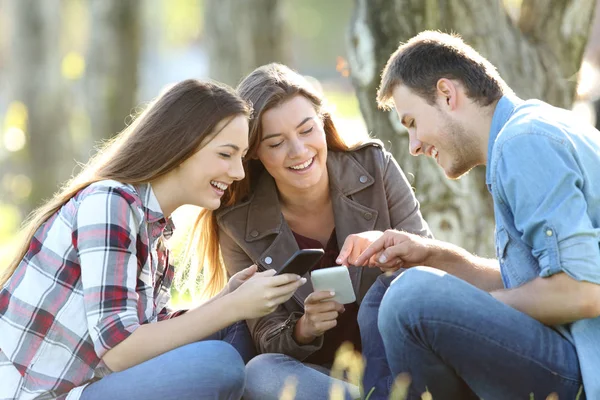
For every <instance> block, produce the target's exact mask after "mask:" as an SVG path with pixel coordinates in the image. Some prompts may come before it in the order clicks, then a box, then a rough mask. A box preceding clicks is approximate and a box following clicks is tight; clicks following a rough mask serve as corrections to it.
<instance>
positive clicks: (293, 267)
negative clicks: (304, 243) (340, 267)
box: [276, 249, 325, 276]
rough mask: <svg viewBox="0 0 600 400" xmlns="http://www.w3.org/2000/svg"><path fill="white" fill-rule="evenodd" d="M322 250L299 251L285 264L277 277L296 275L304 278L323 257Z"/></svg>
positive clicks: (323, 252)
mask: <svg viewBox="0 0 600 400" xmlns="http://www.w3.org/2000/svg"><path fill="white" fill-rule="evenodd" d="M323 254H325V251H323V250H322V249H304V250H298V251H297V252H295V253H294V254H292V256H291V257H290V259H289V260H287V261H286V262H285V264H283V266H282V267H281V268H280V269H279V271H278V272H277V274H276V275H281V274H296V275H300V276H303V275H304V274H306V273H307V272H308V271H310V270H311V268H312V267H314V266H315V265H316V264H317V263H318V262H319V260H321V258H322V257H323Z"/></svg>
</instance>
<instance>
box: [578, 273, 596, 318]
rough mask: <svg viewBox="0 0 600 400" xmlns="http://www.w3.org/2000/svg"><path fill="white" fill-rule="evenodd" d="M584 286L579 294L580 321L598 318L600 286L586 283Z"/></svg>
mask: <svg viewBox="0 0 600 400" xmlns="http://www.w3.org/2000/svg"><path fill="white" fill-rule="evenodd" d="M586 286H587V290H583V291H582V292H581V301H580V313H581V319H587V318H597V317H600V285H598V284H595V283H589V282H586Z"/></svg>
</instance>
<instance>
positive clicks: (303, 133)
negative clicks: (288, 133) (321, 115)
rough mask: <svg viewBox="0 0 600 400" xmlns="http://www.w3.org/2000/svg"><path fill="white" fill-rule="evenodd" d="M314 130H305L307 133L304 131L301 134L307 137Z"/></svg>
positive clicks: (311, 128)
mask: <svg viewBox="0 0 600 400" xmlns="http://www.w3.org/2000/svg"><path fill="white" fill-rule="evenodd" d="M312 130H313V127H310V128H309V129H307V130H305V131H302V132H300V134H302V135H307V134H309V133H311V132H312Z"/></svg>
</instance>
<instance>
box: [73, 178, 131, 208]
mask: <svg viewBox="0 0 600 400" xmlns="http://www.w3.org/2000/svg"><path fill="white" fill-rule="evenodd" d="M90 198H114V199H117V200H118V199H123V200H124V201H125V202H127V203H129V204H130V205H141V203H142V200H141V198H140V195H139V193H138V192H137V190H136V189H135V187H134V186H133V185H129V184H126V183H122V182H118V181H114V180H102V181H98V182H94V183H92V184H90V185H89V186H87V187H85V188H84V189H82V190H81V191H80V192H79V193H78V194H77V199H78V201H80V202H81V201H84V200H87V199H90Z"/></svg>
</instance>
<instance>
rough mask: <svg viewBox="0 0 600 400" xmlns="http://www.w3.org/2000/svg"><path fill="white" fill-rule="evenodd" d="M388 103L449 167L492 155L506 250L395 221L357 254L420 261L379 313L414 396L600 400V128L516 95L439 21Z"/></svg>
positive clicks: (394, 82)
mask: <svg viewBox="0 0 600 400" xmlns="http://www.w3.org/2000/svg"><path fill="white" fill-rule="evenodd" d="M378 101H379V104H380V105H381V106H384V107H386V106H387V107H394V108H395V109H396V111H397V113H398V115H399V117H400V120H401V122H402V124H403V125H404V126H405V127H406V128H407V129H408V132H409V136H410V152H411V154H412V155H415V156H417V155H422V154H424V155H427V156H430V157H432V158H434V159H435V160H436V162H437V163H438V165H439V166H440V167H441V168H442V169H444V171H445V173H446V176H447V177H448V178H450V179H456V178H459V177H460V176H462V175H463V174H465V173H467V172H468V171H469V170H470V169H471V168H473V167H475V166H477V165H481V164H485V165H486V166H487V173H486V184H487V187H488V189H489V191H490V193H491V194H492V197H493V200H494V212H495V220H496V250H497V256H498V260H488V259H482V258H480V257H477V256H475V255H472V254H470V253H468V252H467V251H465V250H464V249H461V248H459V247H456V246H453V245H451V244H448V243H444V242H440V241H436V240H433V239H427V238H421V237H416V236H414V235H410V234H407V233H404V232H398V231H388V232H386V233H385V234H384V235H383V236H382V237H381V238H380V239H378V240H377V241H375V242H373V243H372V244H371V245H370V246H369V247H368V248H366V250H365V251H364V252H363V253H362V255H361V256H360V257H359V258H358V259H357V260H356V264H357V265H366V264H367V263H368V260H369V258H370V257H371V256H373V255H375V254H378V253H379V257H380V262H382V263H386V264H387V265H389V264H390V262H391V261H393V260H394V259H396V262H397V263H398V266H399V267H404V268H409V267H416V268H410V269H408V270H407V271H406V272H403V273H402V274H400V276H399V277H398V278H397V279H396V280H395V281H394V283H393V284H392V285H391V286H390V289H389V290H388V291H387V293H386V295H385V297H384V299H383V301H382V305H381V308H380V312H379V328H380V331H381V334H382V337H383V340H384V343H385V348H386V354H387V357H388V361H389V363H390V368H391V369H392V372H393V374H394V375H397V374H400V373H403V372H406V373H409V374H410V376H411V378H412V385H411V389H410V390H411V391H410V395H409V398H411V399H412V398H420V395H421V393H423V392H425V391H426V390H429V391H430V392H431V394H432V395H433V398H434V399H435V398H443V399H450V398H452V399H477V398H485V399H486V400H490V399H527V398H529V396H530V394H531V393H533V394H534V396H535V398H536V399H542V398H546V396H548V395H549V394H550V393H556V394H558V396H559V397H560V399H574V398H576V396H577V395H578V393H579V392H581V393H580V394H579V396H580V397H579V398H580V399H583V398H585V397H586V395H587V398H588V399H600V318H599V317H598V316H599V315H600V248H599V237H600V132H598V131H597V130H596V129H594V128H593V127H592V126H590V125H588V124H585V123H583V122H581V121H579V120H578V119H577V118H576V117H575V116H574V115H573V114H571V113H570V112H569V111H566V110H563V109H559V108H555V107H552V106H550V105H548V104H546V103H543V102H541V101H537V100H528V101H523V100H521V99H519V98H517V97H516V96H515V95H514V94H513V92H512V91H511V90H510V88H508V86H507V85H506V84H505V83H504V81H503V80H502V78H500V76H499V75H498V73H497V72H496V70H495V68H494V67H493V66H492V65H491V64H490V63H489V62H488V61H487V60H486V59H485V58H483V57H482V56H481V55H479V54H478V53H477V52H476V51H475V50H473V49H472V48H471V47H469V46H468V45H466V44H465V43H464V42H463V41H462V40H461V39H460V38H458V37H456V36H451V35H447V34H442V33H439V32H423V33H421V34H419V35H417V36H416V37H414V38H413V39H411V40H410V41H409V42H407V43H406V44H403V45H401V46H400V47H399V48H398V50H397V51H396V52H395V53H394V54H393V55H392V56H391V58H390V59H389V61H388V63H387V65H386V67H385V69H384V71H383V75H382V82H381V87H380V89H379V93H378ZM361 250H362V249H361ZM382 250H383V251H382ZM343 251H347V249H343ZM417 266H418V267H417ZM582 385H583V386H582ZM582 387H583V388H584V392H582V390H581V389H582Z"/></svg>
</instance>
